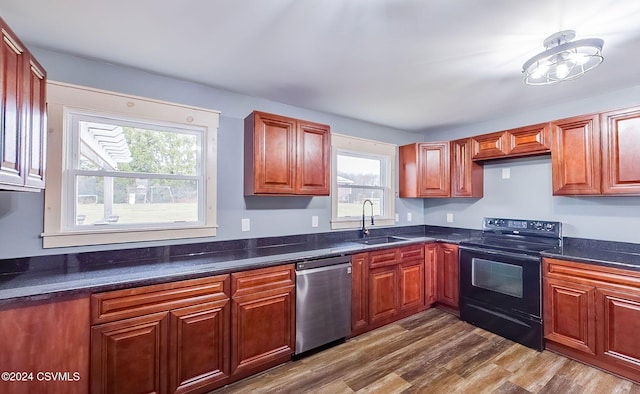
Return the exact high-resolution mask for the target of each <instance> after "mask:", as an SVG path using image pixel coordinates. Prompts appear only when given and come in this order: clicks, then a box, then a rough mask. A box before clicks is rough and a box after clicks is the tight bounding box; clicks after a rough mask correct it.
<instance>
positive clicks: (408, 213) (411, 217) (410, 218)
mask: <svg viewBox="0 0 640 394" xmlns="http://www.w3.org/2000/svg"><path fill="white" fill-rule="evenodd" d="M412 219H413V215H411V212H407V222H410V221H411V220H412Z"/></svg>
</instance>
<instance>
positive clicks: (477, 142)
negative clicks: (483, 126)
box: [471, 123, 551, 160]
mask: <svg viewBox="0 0 640 394" xmlns="http://www.w3.org/2000/svg"><path fill="white" fill-rule="evenodd" d="M471 139H472V141H473V148H472V149H473V153H472V157H473V160H488V159H499V158H506V157H519V156H530V155H539V154H545V153H549V152H550V150H551V144H550V125H549V123H541V124H537V125H531V126H525V127H519V128H517V129H512V130H506V131H498V132H496V133H489V134H482V135H477V136H475V137H471Z"/></svg>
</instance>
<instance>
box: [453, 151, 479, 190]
mask: <svg viewBox="0 0 640 394" xmlns="http://www.w3.org/2000/svg"><path fill="white" fill-rule="evenodd" d="M471 142H472V141H471V138H464V139H461V140H456V141H451V197H477V198H480V197H482V195H483V186H484V185H483V182H484V169H483V168H482V166H481V165H480V164H478V163H476V162H474V161H473V160H472V159H471Z"/></svg>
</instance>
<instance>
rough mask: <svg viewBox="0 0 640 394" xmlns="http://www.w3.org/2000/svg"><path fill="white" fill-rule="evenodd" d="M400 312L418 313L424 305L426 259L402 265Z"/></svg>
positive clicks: (400, 273)
mask: <svg viewBox="0 0 640 394" xmlns="http://www.w3.org/2000/svg"><path fill="white" fill-rule="evenodd" d="M398 270H399V275H400V294H399V301H400V312H401V313H402V312H406V311H411V310H413V311H417V310H418V309H420V308H421V307H422V306H423V305H424V277H425V276H424V259H423V260H414V261H411V262H407V263H401V264H400V265H399V266H398Z"/></svg>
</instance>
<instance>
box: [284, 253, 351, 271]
mask: <svg viewBox="0 0 640 394" xmlns="http://www.w3.org/2000/svg"><path fill="white" fill-rule="evenodd" d="M347 263H351V258H350V257H349V256H336V257H327V258H321V259H315V260H305V261H301V262H299V263H297V264H296V271H304V270H309V269H313V268H319V267H327V266H331V265H338V264H347Z"/></svg>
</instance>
